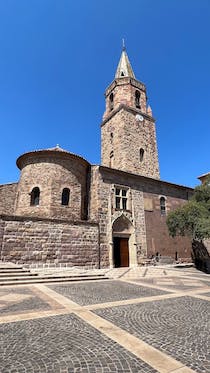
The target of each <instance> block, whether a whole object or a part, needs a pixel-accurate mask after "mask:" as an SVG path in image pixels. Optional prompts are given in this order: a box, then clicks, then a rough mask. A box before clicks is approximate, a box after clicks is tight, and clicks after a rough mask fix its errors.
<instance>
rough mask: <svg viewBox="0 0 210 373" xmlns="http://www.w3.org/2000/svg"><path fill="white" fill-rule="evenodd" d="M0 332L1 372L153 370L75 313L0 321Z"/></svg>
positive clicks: (131, 372) (145, 372)
mask: <svg viewBox="0 0 210 373" xmlns="http://www.w3.org/2000/svg"><path fill="white" fill-rule="evenodd" d="M0 335H1V337H0V338H1V343H0V360H1V368H0V372H1V373H77V372H78V373H134V372H136V373H137V372H142V373H156V372H157V371H156V370H154V369H153V368H151V367H150V366H149V365H147V364H146V363H144V362H143V361H141V360H140V359H138V358H136V357H135V356H134V355H133V354H132V353H130V352H128V351H127V350H126V349H125V348H123V347H121V346H120V345H119V344H117V343H116V342H114V341H112V340H111V339H109V338H108V337H106V336H104V335H103V334H102V333H100V332H99V331H98V330H96V329H94V328H93V327H91V326H89V325H88V324H86V323H85V322H84V321H82V320H81V319H79V318H78V317H77V316H75V315H63V316H55V317H48V318H42V319H36V320H28V321H21V322H16V323H12V324H3V325H0ZM3 336H4V338H3Z"/></svg>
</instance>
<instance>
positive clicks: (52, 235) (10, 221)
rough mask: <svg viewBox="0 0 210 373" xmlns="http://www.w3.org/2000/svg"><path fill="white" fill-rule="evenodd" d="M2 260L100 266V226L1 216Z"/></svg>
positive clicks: (0, 242) (93, 223)
mask: <svg viewBox="0 0 210 373" xmlns="http://www.w3.org/2000/svg"><path fill="white" fill-rule="evenodd" d="M0 254H1V255H0V257H1V260H3V261H12V262H14V263H24V264H31V263H54V264H57V263H68V265H69V266H88V267H95V268H98V267H99V259H100V258H99V242H98V224H97V223H95V222H83V221H79V222H69V221H66V220H57V219H39V218H34V217H33V218H27V217H18V216H0Z"/></svg>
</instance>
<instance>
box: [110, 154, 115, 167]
mask: <svg viewBox="0 0 210 373" xmlns="http://www.w3.org/2000/svg"><path fill="white" fill-rule="evenodd" d="M113 161H114V152H113V150H112V151H111V152H110V156H109V167H113Z"/></svg>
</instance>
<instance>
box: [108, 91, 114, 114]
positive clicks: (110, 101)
mask: <svg viewBox="0 0 210 373" xmlns="http://www.w3.org/2000/svg"><path fill="white" fill-rule="evenodd" d="M109 108H110V110H113V109H114V95H113V93H111V94H110V96H109Z"/></svg>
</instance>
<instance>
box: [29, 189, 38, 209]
mask: <svg viewBox="0 0 210 373" xmlns="http://www.w3.org/2000/svg"><path fill="white" fill-rule="evenodd" d="M39 198H40V190H39V188H38V187H35V188H33V189H32V191H31V206H38V205H39Z"/></svg>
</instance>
